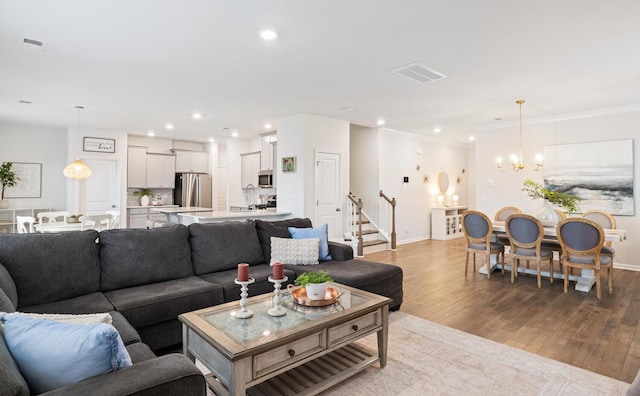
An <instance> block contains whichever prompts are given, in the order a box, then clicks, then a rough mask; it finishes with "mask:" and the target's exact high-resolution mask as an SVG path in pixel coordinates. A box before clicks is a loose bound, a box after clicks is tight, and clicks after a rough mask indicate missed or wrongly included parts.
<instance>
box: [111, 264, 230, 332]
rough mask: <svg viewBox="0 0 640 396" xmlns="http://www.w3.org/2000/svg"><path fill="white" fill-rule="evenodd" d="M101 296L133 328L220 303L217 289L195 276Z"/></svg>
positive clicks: (217, 287)
mask: <svg viewBox="0 0 640 396" xmlns="http://www.w3.org/2000/svg"><path fill="white" fill-rule="evenodd" d="M105 295H106V296H107V298H108V299H109V301H111V303H112V304H113V305H114V306H115V307H116V309H117V310H118V311H119V312H120V313H122V315H124V317H125V318H127V320H128V321H129V322H130V323H131V325H133V326H134V327H136V328H140V327H144V326H148V325H151V324H154V323H158V322H163V321H166V320H169V319H177V317H178V315H180V314H182V313H185V312H189V311H194V310H196V309H200V308H205V307H210V306H212V305H216V304H220V303H222V302H223V299H222V288H221V287H220V286H217V285H213V284H211V283H209V282H205V281H203V280H202V279H200V278H198V277H195V276H190V277H187V278H182V279H175V280H170V281H165V282H158V283H151V284H148V285H142V286H134V287H129V288H126V289H119V290H112V291H108V292H105Z"/></svg>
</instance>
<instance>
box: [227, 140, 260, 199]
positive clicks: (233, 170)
mask: <svg viewBox="0 0 640 396" xmlns="http://www.w3.org/2000/svg"><path fill="white" fill-rule="evenodd" d="M226 146H227V165H228V168H227V171H228V173H227V194H228V199H227V203H228V205H229V206H242V205H246V202H245V201H244V193H243V191H242V187H243V186H241V185H240V184H241V182H242V161H241V160H240V154H243V153H249V152H251V151H254V150H252V149H251V141H250V140H248V139H228V140H227V145H226ZM256 194H257V192H256Z"/></svg>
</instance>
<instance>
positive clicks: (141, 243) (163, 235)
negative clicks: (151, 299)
mask: <svg viewBox="0 0 640 396" xmlns="http://www.w3.org/2000/svg"><path fill="white" fill-rule="evenodd" d="M100 262H101V267H102V290H103V291H109V290H116V289H123V288H128V287H133V286H138V285H146V284H149V283H155V282H162V281H167V280H172V279H180V278H184V277H187V276H190V275H193V268H192V266H191V247H190V246H189V231H188V230H187V228H186V227H185V226H183V225H176V226H173V227H161V228H154V229H150V230H147V229H113V230H106V231H102V232H101V233H100Z"/></svg>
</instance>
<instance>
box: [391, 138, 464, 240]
mask: <svg viewBox="0 0 640 396" xmlns="http://www.w3.org/2000/svg"><path fill="white" fill-rule="evenodd" d="M467 153H468V146H467V145H462V144H455V143H446V142H442V141H436V140H432V139H429V138H427V137H424V138H421V137H419V136H417V135H413V134H408V133H403V132H397V131H392V130H388V129H382V130H381V133H380V189H382V190H383V191H384V193H385V194H386V195H387V196H388V197H390V198H396V200H397V206H396V233H397V241H398V243H408V242H412V241H418V240H423V239H429V238H430V237H431V208H432V207H434V206H436V205H437V203H436V196H437V194H438V174H439V173H440V172H446V173H447V174H448V175H449V180H450V184H449V190H448V193H449V195H448V196H446V199H447V200H448V201H447V203H448V204H451V201H450V200H451V195H452V194H457V195H459V197H460V201H459V205H466V204H467V203H468V202H469V201H468V198H467V191H468V187H467V186H468V184H469V178H468V174H469V171H468V169H469V164H468V162H467V160H468V154H467ZM418 167H419V169H418ZM404 176H408V177H409V183H407V184H404V183H403V177H404ZM425 177H428V181H427V182H425V181H424V178H425Z"/></svg>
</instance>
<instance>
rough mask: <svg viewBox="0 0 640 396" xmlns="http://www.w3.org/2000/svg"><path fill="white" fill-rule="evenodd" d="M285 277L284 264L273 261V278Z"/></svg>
mask: <svg viewBox="0 0 640 396" xmlns="http://www.w3.org/2000/svg"><path fill="white" fill-rule="evenodd" d="M282 278H284V264H282V263H273V279H282Z"/></svg>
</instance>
